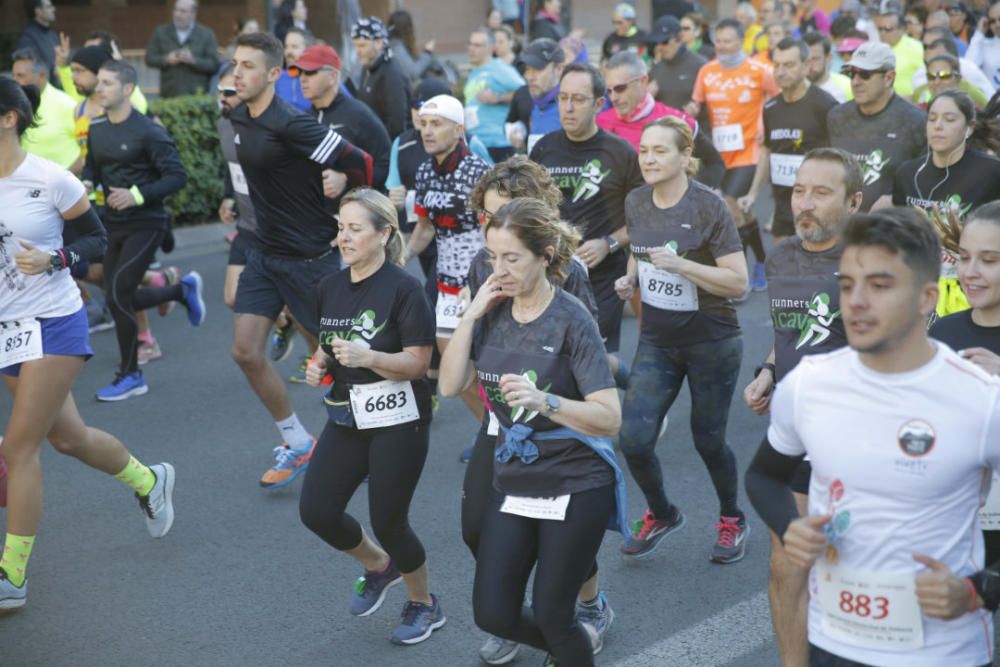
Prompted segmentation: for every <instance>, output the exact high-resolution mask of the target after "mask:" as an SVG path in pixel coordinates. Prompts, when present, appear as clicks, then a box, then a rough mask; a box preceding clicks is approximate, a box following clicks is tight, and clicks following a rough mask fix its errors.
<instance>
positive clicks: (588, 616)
mask: <svg viewBox="0 0 1000 667" xmlns="http://www.w3.org/2000/svg"><path fill="white" fill-rule="evenodd" d="M576 620H578V621H580V624H581V625H583V626H584V630H586V632H587V635H588V636H589V637H590V643H591V645H592V646H593V647H594V655H597V654H598V653H600V652H601V649H602V648H604V636H605V635H606V634H608V630H609V629H611V624H612V623H614V622H615V610H614V609H612V608H611V605H609V604H608V599H607V598H606V597H605V596H604V591H601V592H600V594H599V595H598V596H597V600H596V601H594V603H593V604H583V603H582V602H577V603H576Z"/></svg>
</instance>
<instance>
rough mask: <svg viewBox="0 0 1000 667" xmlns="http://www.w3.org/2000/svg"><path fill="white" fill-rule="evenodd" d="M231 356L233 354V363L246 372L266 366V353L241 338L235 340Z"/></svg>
mask: <svg viewBox="0 0 1000 667" xmlns="http://www.w3.org/2000/svg"><path fill="white" fill-rule="evenodd" d="M230 354H232V357H233V361H235V362H236V363H237V364H238V365H239V366H240V368H242V369H244V370H251V369H256V368H260V367H261V366H263V365H264V351H263V350H261V349H257V347H256V346H254V345H250V344H248V343H247V341H244V340H241V339H239V338H236V339H234V340H233V347H232V349H231V350H230Z"/></svg>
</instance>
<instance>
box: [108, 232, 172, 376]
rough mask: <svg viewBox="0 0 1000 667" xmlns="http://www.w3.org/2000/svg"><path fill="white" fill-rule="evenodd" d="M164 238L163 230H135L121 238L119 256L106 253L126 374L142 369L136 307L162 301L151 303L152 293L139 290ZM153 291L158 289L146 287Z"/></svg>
mask: <svg viewBox="0 0 1000 667" xmlns="http://www.w3.org/2000/svg"><path fill="white" fill-rule="evenodd" d="M162 239H163V232H162V231H138V232H132V233H130V234H127V235H125V236H124V238H122V239H121V241H120V243H119V249H118V253H117V255H116V256H115V255H112V254H111V253H110V252H109V253H108V254H107V255H106V256H105V276H104V278H105V292H106V293H107V295H108V308H109V309H110V310H111V314H112V316H113V317H114V320H115V333H116V334H117V336H118V351H119V353H120V354H121V372H122V374H123V375H129V374H132V373H135V372H137V371H138V369H139V365H138V358H137V355H138V351H139V339H138V334H139V325H138V321H137V320H136V315H135V313H136V310H142V309H144V308H148V307H150V306H153V305H156V304H157V303H159V302H154V303H150V302H149V301H150V296H149V295H148V294H145V293H144V294H142V295H141V296H140V295H139V294H138V293H139V291H140V290H139V284H140V283H141V282H142V278H143V276H144V275H145V274H146V269H148V268H149V263H150V262H151V261H152V259H153V257H154V256H155V254H156V249H157V248H158V247H159V245H160V242H161V241H162ZM109 260H111V261H109ZM163 289H174V288H163ZM177 289H180V288H179V287H178V288H177ZM152 291H158V290H143V292H152Z"/></svg>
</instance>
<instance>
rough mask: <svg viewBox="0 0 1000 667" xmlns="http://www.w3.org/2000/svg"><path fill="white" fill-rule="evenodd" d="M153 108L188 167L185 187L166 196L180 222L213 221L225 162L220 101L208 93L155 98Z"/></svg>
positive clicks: (221, 185)
mask: <svg viewBox="0 0 1000 667" xmlns="http://www.w3.org/2000/svg"><path fill="white" fill-rule="evenodd" d="M150 111H151V112H152V113H153V115H154V116H156V117H157V118H159V119H160V121H161V122H162V123H163V125H164V127H166V128H167V131H168V132H170V135H171V136H172V137H173V138H174V142H175V143H176V144H177V150H178V152H180V154H181V163H183V165H184V169H186V170H187V175H188V182H187V185H186V186H184V189H183V190H181V191H180V192H178V193H177V194H175V195H174V196H172V197H170V198H169V199H168V200H167V208H168V209H169V210H170V212H171V213H172V214H173V215H174V222H175V223H177V224H181V225H183V224H192V223H195V224H197V223H202V222H208V221H214V220H215V219H216V217H217V211H218V210H219V202H221V201H222V191H223V183H224V180H223V179H224V171H223V170H224V169H225V168H226V166H225V162H224V161H223V159H222V151H221V149H220V148H219V133H218V130H217V129H216V127H215V123H216V121H217V120H218V118H219V104H218V102H217V101H216V99H215V98H214V97H212V96H209V95H190V96H185V97H173V98H170V99H165V100H156V101H155V102H153V103H152V104H151V105H150Z"/></svg>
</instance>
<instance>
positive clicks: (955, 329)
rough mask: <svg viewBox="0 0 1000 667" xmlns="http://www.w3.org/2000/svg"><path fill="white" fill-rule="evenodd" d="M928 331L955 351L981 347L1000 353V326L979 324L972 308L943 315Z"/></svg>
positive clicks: (932, 336)
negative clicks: (973, 319) (974, 320)
mask: <svg viewBox="0 0 1000 667" xmlns="http://www.w3.org/2000/svg"><path fill="white" fill-rule="evenodd" d="M928 333H929V334H930V336H931V338H936V339H937V340H939V341H941V342H942V343H944V344H945V345H947V346H948V347H950V348H951V349H953V350H955V351H961V350H966V349H968V348H970V347H981V348H984V349H986V350H989V351H990V352H992V353H993V354H1000V327H983V326H979V325H978V324H976V323H975V322H973V321H972V311H971V310H963V311H962V312H960V313H954V314H952V315H948V316H947V317H942V318H941V319H940V320H938V321H937V322H935V323H934V324H932V325H931V328H930V331H929V332H928Z"/></svg>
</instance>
